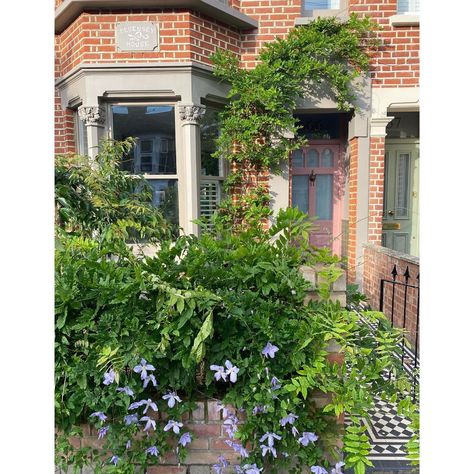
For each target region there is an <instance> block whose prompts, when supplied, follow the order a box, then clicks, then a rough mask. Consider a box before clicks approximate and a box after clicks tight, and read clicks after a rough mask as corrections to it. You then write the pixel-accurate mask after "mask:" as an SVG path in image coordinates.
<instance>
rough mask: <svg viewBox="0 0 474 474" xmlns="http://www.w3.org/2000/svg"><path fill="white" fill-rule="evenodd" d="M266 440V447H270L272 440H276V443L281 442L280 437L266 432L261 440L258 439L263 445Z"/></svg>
mask: <svg viewBox="0 0 474 474" xmlns="http://www.w3.org/2000/svg"><path fill="white" fill-rule="evenodd" d="M266 439H268V441H267V442H268V446H270V447H272V446H273V444H274V442H273V440H274V439H276V440H278V441H280V440H281V436H279V435H277V434H276V433H270V432H268V431H267V432H266V433H265V434H264V435H263V436H262V437H261V438H260V442H261V443H263V442H264V441H265V440H266Z"/></svg>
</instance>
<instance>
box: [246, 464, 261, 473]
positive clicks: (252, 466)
mask: <svg viewBox="0 0 474 474" xmlns="http://www.w3.org/2000/svg"><path fill="white" fill-rule="evenodd" d="M243 468H244V473H245V474H260V473H261V472H262V471H263V467H261V468H260V469H259V468H258V467H257V465H256V464H245V466H243Z"/></svg>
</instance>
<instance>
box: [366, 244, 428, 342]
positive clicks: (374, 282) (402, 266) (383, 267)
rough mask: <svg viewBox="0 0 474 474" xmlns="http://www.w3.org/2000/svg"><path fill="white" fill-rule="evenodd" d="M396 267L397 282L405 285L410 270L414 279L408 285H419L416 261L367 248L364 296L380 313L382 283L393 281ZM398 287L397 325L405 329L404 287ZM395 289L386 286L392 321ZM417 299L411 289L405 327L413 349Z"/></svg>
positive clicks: (408, 257)
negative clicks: (382, 281) (406, 273)
mask: <svg viewBox="0 0 474 474" xmlns="http://www.w3.org/2000/svg"><path fill="white" fill-rule="evenodd" d="M394 265H396V266H397V272H398V276H397V280H396V281H400V282H405V278H404V277H403V273H404V272H405V270H406V268H407V267H408V271H409V273H410V276H411V278H410V279H409V280H408V284H410V285H415V286H417V285H418V280H417V279H416V277H417V276H418V275H419V273H420V265H419V259H418V258H417V257H413V256H410V255H405V254H403V253H400V252H397V251H395V250H391V249H387V248H385V247H380V246H378V245H366V246H365V248H364V286H363V292H364V294H365V295H366V296H367V297H368V299H369V303H370V305H371V307H372V308H373V309H377V310H378V309H379V304H380V281H381V280H382V279H386V280H392V274H391V272H392V269H393V266H394ZM395 286H396V289H395V301H394V325H395V326H397V327H403V307H404V287H402V286H401V285H395ZM392 287H393V285H390V284H387V283H385V285H384V313H385V315H386V316H387V317H389V318H390V317H391V307H392V295H393V292H392V291H393V290H392ZM417 297H418V291H417V290H414V289H413V288H408V290H407V305H406V306H407V309H406V321H405V322H406V324H405V327H406V328H407V331H408V332H407V338H408V340H409V342H410V343H411V345H412V346H414V343H415V337H416V319H417Z"/></svg>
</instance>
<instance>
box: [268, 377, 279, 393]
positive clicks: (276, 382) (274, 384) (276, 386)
mask: <svg viewBox="0 0 474 474" xmlns="http://www.w3.org/2000/svg"><path fill="white" fill-rule="evenodd" d="M270 384H271V386H272V390H278V389H279V388H281V383H280V381H279V380H278V379H277V378H276V377H272V379H271V380H270Z"/></svg>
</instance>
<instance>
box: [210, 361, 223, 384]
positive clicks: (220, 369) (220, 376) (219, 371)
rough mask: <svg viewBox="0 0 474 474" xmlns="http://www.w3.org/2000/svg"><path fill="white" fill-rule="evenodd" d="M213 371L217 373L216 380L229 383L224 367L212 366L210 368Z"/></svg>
mask: <svg viewBox="0 0 474 474" xmlns="http://www.w3.org/2000/svg"><path fill="white" fill-rule="evenodd" d="M209 368H210V369H211V370H214V371H215V372H216V373H215V374H214V378H215V379H216V380H221V379H222V380H223V381H224V382H227V374H226V372H225V370H224V367H222V365H215V364H214V365H211V366H210V367H209Z"/></svg>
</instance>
